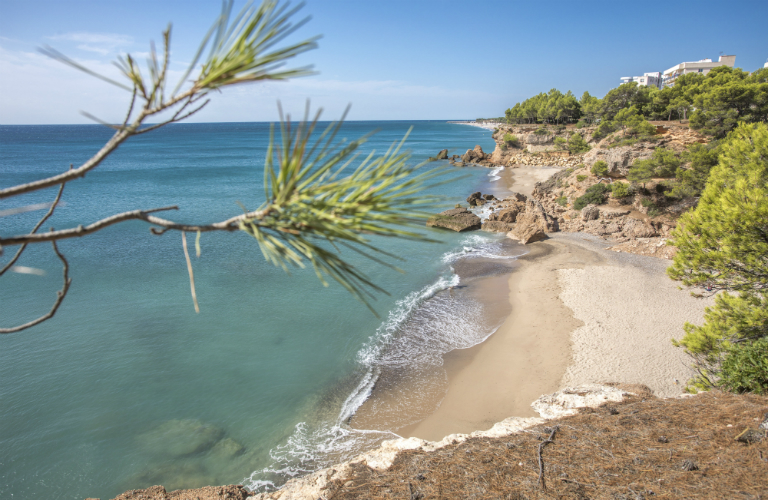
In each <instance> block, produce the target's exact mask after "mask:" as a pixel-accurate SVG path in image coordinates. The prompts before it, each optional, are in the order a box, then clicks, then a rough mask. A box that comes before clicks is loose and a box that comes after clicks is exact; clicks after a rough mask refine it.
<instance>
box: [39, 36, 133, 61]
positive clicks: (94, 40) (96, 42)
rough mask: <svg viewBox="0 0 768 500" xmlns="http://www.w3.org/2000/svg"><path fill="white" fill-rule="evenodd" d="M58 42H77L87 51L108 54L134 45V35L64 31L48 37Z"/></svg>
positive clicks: (78, 45)
mask: <svg viewBox="0 0 768 500" xmlns="http://www.w3.org/2000/svg"><path fill="white" fill-rule="evenodd" d="M46 38H48V39H49V40H53V41H56V42H75V43H77V45H76V47H77V48H78V49H80V50H83V51H86V52H93V53H96V54H101V55H102V56H106V55H109V54H112V53H115V52H118V51H122V50H124V49H125V48H126V47H130V46H131V45H133V37H132V36H128V35H118V34H115V33H87V32H76V33H64V34H61V35H53V36H49V37H46Z"/></svg>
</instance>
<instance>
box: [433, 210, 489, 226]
mask: <svg viewBox="0 0 768 500" xmlns="http://www.w3.org/2000/svg"><path fill="white" fill-rule="evenodd" d="M481 226H482V222H481V220H480V217H478V216H477V215H475V214H473V213H472V212H470V211H469V210H467V209H466V208H452V209H451V210H446V211H445V212H440V213H439V214H437V215H433V216H432V217H430V218H429V219H427V227H442V228H444V229H450V230H452V231H456V232H462V231H474V230H476V229H480V228H481Z"/></svg>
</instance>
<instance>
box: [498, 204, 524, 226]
mask: <svg viewBox="0 0 768 500" xmlns="http://www.w3.org/2000/svg"><path fill="white" fill-rule="evenodd" d="M519 214H520V209H518V208H517V207H511V208H504V209H502V210H499V211H498V212H496V213H495V214H494V215H495V216H496V217H494V220H498V221H501V222H508V223H512V222H517V216H518V215H519Z"/></svg>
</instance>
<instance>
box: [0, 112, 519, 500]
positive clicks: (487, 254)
mask: <svg viewBox="0 0 768 500" xmlns="http://www.w3.org/2000/svg"><path fill="white" fill-rule="evenodd" d="M323 125H327V124H323V123H321V126H323ZM409 130H410V135H408V138H407V140H406V142H405V145H404V149H406V150H408V151H410V153H411V159H410V162H411V163H412V164H419V163H422V162H424V161H425V160H427V159H428V158H429V157H430V156H435V155H436V154H437V153H438V151H440V150H441V149H448V150H449V154H462V153H463V152H464V151H466V150H467V149H470V148H473V147H474V146H475V145H476V144H479V145H481V146H482V147H483V148H484V150H485V151H492V150H493V147H494V142H493V140H492V139H491V131H489V130H485V129H482V128H479V127H472V126H467V125H462V124H454V123H446V122H441V121H360V122H346V123H344V124H343V126H342V128H341V130H340V132H339V138H344V139H347V140H354V139H357V138H360V137H362V136H365V135H366V134H369V133H371V132H376V133H375V134H373V135H372V136H371V137H370V138H369V139H368V140H367V142H366V143H365V144H364V145H363V146H361V148H360V152H361V157H364V156H366V155H368V154H369V153H371V152H376V153H379V154H381V153H383V152H385V151H386V150H387V149H388V148H389V147H390V146H392V145H393V144H396V143H398V142H399V141H400V140H402V138H403V137H404V136H405V135H406V134H407V133H408V132H409ZM110 135H111V131H110V130H109V129H108V128H106V127H102V126H99V125H53V126H43V125H40V126H0V187H8V186H11V185H16V184H19V183H23V182H27V181H31V180H34V179H38V178H43V177H46V176H50V175H54V174H57V173H60V172H62V171H64V170H66V169H68V168H69V167H70V165H71V164H72V165H75V166H78V165H79V164H81V163H82V162H84V161H85V160H87V159H88V158H89V157H90V156H92V155H93V154H94V153H95V152H96V151H98V150H99V148H100V147H101V146H102V145H103V144H104V143H105V142H106V141H107V140H108V139H109V137H110ZM269 140H270V124H268V123H212V124H205V123H199V124H198V123H195V124H174V125H169V126H167V127H165V128H162V129H159V130H157V131H155V132H152V133H149V134H145V135H142V136H138V137H134V138H132V139H130V140H129V141H128V142H126V143H125V144H123V145H122V146H120V147H119V149H118V150H117V151H115V152H114V153H113V154H112V155H110V156H109V157H108V158H107V159H106V160H105V161H104V162H103V163H102V164H101V165H100V166H99V167H98V168H96V169H95V170H93V171H92V172H90V173H88V174H87V175H86V176H85V177H84V178H82V179H79V180H76V181H73V182H71V183H69V184H67V186H66V187H65V189H64V191H63V195H62V203H61V205H60V206H59V207H58V208H57V209H56V211H55V214H54V215H53V217H51V219H49V220H48V221H47V222H46V223H45V225H44V227H43V228H41V231H48V230H50V228H56V229H63V228H69V227H76V226H78V225H80V224H83V225H87V224H89V223H91V222H94V221H96V220H98V219H101V218H103V217H108V216H110V215H113V214H116V213H119V212H123V211H127V210H135V209H151V208H156V207H163V206H167V205H177V206H178V207H179V210H178V211H173V212H163V213H161V214H160V215H161V216H163V217H166V218H169V219H173V220H176V221H179V222H187V223H211V222H216V221H220V220H224V219H227V218H229V217H232V216H234V215H237V214H239V213H242V210H243V207H244V208H246V209H248V210H253V209H256V208H258V207H259V205H261V203H262V202H263V201H264V190H263V166H264V161H265V157H266V154H267V145H268V143H269ZM355 161H359V160H355ZM422 168H425V169H431V168H437V169H440V170H442V171H443V172H444V175H443V177H442V179H443V180H448V181H450V182H447V183H446V184H444V185H442V186H440V187H437V188H432V189H431V190H427V191H425V193H424V194H425V195H429V194H438V195H441V196H443V198H442V199H441V201H440V202H439V203H438V207H437V208H438V209H439V210H444V209H448V208H453V207H454V206H455V204H456V203H462V202H463V203H464V204H465V206H466V202H465V198H466V197H467V196H468V195H469V194H470V193H472V192H474V191H482V192H484V193H486V192H493V190H494V189H499V183H498V180H499V169H498V168H497V169H489V168H486V167H465V168H458V167H455V166H452V165H450V164H449V163H448V162H447V161H437V162H431V163H428V164H426V165H425V166H424V167H422ZM55 194H56V189H55V188H51V189H46V190H42V191H39V192H35V193H30V194H27V195H23V196H18V197H15V198H12V199H6V200H0V213H8V212H6V211H8V210H11V209H14V208H18V207H24V206H29V205H34V204H39V203H46V202H50V201H52V200H53V198H54V196H55ZM44 213H45V212H44V211H43V210H36V211H29V212H25V213H17V214H12V215H5V216H2V217H0V234H2V235H4V236H9V235H14V234H21V233H25V232H27V231H29V230H30V229H31V228H32V227H33V226H34V224H35V223H36V222H37V220H38V219H39V218H40V217H41V215H43V214H44ZM481 215H482V214H481ZM424 234H425V235H427V236H428V237H430V238H431V239H433V240H436V241H434V242H416V241H407V240H402V239H388V238H375V239H373V240H372V241H371V243H372V244H374V245H375V246H377V247H379V248H381V249H383V250H385V251H387V252H389V253H391V254H392V255H393V256H394V260H390V262H392V263H393V264H395V265H397V266H398V267H399V268H400V269H401V272H398V271H395V270H392V269H390V268H388V267H386V266H382V265H379V264H377V263H375V262H372V261H370V260H368V259H366V258H363V257H362V256H359V255H357V254H355V253H350V252H346V251H345V252H343V256H344V258H346V259H348V260H349V261H350V262H352V263H353V264H354V265H355V266H356V268H357V269H359V270H361V271H362V272H364V273H365V274H366V275H367V276H368V277H369V278H370V279H371V280H372V281H373V282H375V283H376V284H377V285H379V286H381V287H382V288H383V289H384V290H386V292H387V293H386V294H377V295H376V298H375V300H374V301H373V302H372V304H373V309H374V310H375V311H376V314H374V313H372V312H371V311H370V310H369V309H368V308H366V307H365V305H364V304H362V303H361V302H359V301H357V300H356V299H355V298H354V297H352V296H351V295H350V294H349V293H348V292H347V291H346V290H344V289H343V288H342V287H341V286H339V285H337V284H336V283H335V282H331V283H330V285H329V286H327V287H325V286H323V284H322V283H321V282H320V281H319V280H318V279H317V277H316V276H315V273H314V271H313V270H312V269H311V268H310V269H300V268H293V269H290V270H289V271H290V272H289V273H286V272H285V271H284V270H282V269H280V268H277V267H275V266H273V265H272V264H269V263H267V262H266V261H265V260H264V257H263V255H262V253H261V251H260V249H259V247H258V244H257V242H256V241H255V240H254V239H253V238H252V237H250V236H249V235H247V234H245V233H241V232H234V233H203V234H202V235H201V237H200V241H199V246H200V250H201V252H200V255H199V256H196V255H195V253H196V252H195V235H194V234H188V235H187V238H188V246H189V251H190V258H191V261H192V266H193V269H194V278H195V285H196V293H197V299H198V301H199V307H200V312H199V313H196V312H195V310H194V305H193V301H192V298H191V295H190V279H189V275H188V272H187V265H186V261H185V257H184V252H183V248H182V236H181V234H180V233H178V232H167V233H165V234H163V235H161V236H158V235H154V234H152V233H150V231H149V226H148V224H146V223H144V222H140V221H129V222H124V223H120V224H116V225H113V226H110V227H108V228H106V229H104V230H102V231H100V232H98V233H95V234H93V235H90V236H88V237H85V238H72V239H69V240H65V241H61V242H60V243H59V250H60V251H61V253H62V254H63V255H65V256H66V258H67V260H68V262H69V266H70V277H71V279H72V285H71V289H70V291H69V294H68V296H67V297H66V300H65V301H64V302H63V304H62V305H61V307H60V309H59V310H58V312H56V315H55V316H54V317H53V318H52V319H50V320H48V321H45V322H43V323H41V324H40V325H38V326H35V327H33V328H31V329H28V330H25V331H22V332H18V333H13V334H8V335H0V498H3V499H33V498H47V499H79V500H82V499H83V498H86V497H98V498H102V499H106V498H112V497H114V496H116V495H118V494H120V493H122V492H123V491H125V490H128V489H136V488H145V487H148V486H151V485H155V484H162V485H164V486H165V487H166V488H167V489H168V490H169V491H170V490H172V489H178V488H194V487H200V486H205V485H218V484H244V485H246V486H247V487H249V488H251V489H253V490H256V491H268V490H271V489H275V488H278V487H279V486H280V485H282V484H283V483H284V482H285V481H287V480H289V479H291V478H293V477H297V476H300V475H303V474H307V473H309V472H312V471H314V470H317V469H320V468H323V467H327V466H330V465H332V464H334V463H338V462H340V461H342V460H346V459H349V458H351V457H354V456H355V455H357V454H359V453H361V452H363V451H366V450H369V449H372V448H375V447H376V446H378V445H379V444H380V443H381V442H382V441H383V440H386V439H393V438H396V437H398V434H397V430H398V429H399V428H401V427H403V426H405V425H409V424H413V423H414V422H417V421H418V420H419V419H420V418H423V417H424V416H426V415H428V414H429V412H431V411H434V409H435V408H436V407H437V405H439V403H440V400H441V398H442V396H443V395H444V394H445V390H446V375H445V371H444V370H442V369H441V365H442V356H443V355H444V354H445V353H448V352H450V351H452V350H454V349H462V348H468V347H471V346H473V345H476V344H478V343H480V342H482V341H483V340H484V339H486V338H487V337H488V336H489V335H491V334H492V333H493V331H494V330H495V328H497V327H498V325H499V323H498V320H489V319H488V318H489V317H491V316H492V315H491V316H489V315H488V314H486V311H485V308H486V304H484V303H483V301H482V300H480V299H478V296H477V294H473V293H472V283H473V281H472V280H473V279H475V278H477V277H478V276H480V277H482V276H481V275H490V274H493V273H496V272H497V271H498V269H497V268H496V267H494V265H493V263H494V262H497V261H498V262H502V261H504V262H506V261H507V260H509V261H511V260H514V258H515V257H516V256H517V255H520V253H521V250H520V248H517V247H515V246H514V245H513V244H511V243H509V240H504V239H503V237H502V236H500V235H496V234H491V233H483V232H474V233H469V234H466V233H454V232H452V231H445V230H436V229H427V228H424ZM15 251H16V248H15V247H6V248H3V255H2V256H0V266H2V265H4V264H5V263H7V262H8V261H9V259H10V258H11V256H12V255H13V254H14V253H15ZM472 259H478V260H477V262H481V261H482V262H485V264H484V266H480V267H476V268H474V269H475V271H472V272H465V273H464V274H462V272H459V271H458V270H457V269H458V267H460V265H461V263H465V264H466V263H467V262H470V261H472ZM16 266H17V267H16V268H14V269H13V271H15V272H8V273H6V274H5V275H4V276H2V277H0V327H9V326H13V325H16V324H20V323H24V322H26V321H29V320H31V319H34V318H36V317H38V316H40V315H42V314H45V313H46V312H47V311H48V309H49V308H50V307H51V304H52V303H53V301H54V300H55V298H56V291H57V290H58V289H59V288H60V287H61V282H62V269H61V266H60V262H59V260H58V259H57V258H56V255H55V254H54V253H53V250H52V247H51V245H49V244H35V245H30V247H29V248H28V249H27V250H26V252H25V253H24V255H23V256H22V258H21V259H20V260H19V262H17V263H16ZM465 268H466V266H465ZM473 273H474V274H473ZM382 387H383V388H386V392H387V397H388V398H389V399H388V400H387V403H386V404H381V405H378V406H377V405H376V404H373V405H371V398H372V397H373V396H372V395H375V394H376V390H377V388H378V390H381V388H382ZM393 387H394V388H398V387H399V388H403V387H405V388H407V390H406V389H402V390H399V389H398V390H394V389H393ZM366 402H367V405H368V407H367V409H366V412H367V416H366V418H365V419H360V420H358V421H355V418H354V417H355V415H356V413H357V412H358V410H359V409H360V408H361V406H362V405H364V404H366ZM377 408H379V409H378V410H377ZM377 411H378V412H379V414H377V413H376V412H377ZM378 417H381V418H378ZM377 418H378V422H385V423H384V424H380V425H365V423H366V422H376V421H377Z"/></svg>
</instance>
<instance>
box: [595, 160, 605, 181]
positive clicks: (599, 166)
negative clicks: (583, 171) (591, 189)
mask: <svg viewBox="0 0 768 500" xmlns="http://www.w3.org/2000/svg"><path fill="white" fill-rule="evenodd" d="M591 172H592V173H593V174H595V175H596V176H598V177H605V176H606V175H608V164H607V163H605V162H604V161H603V160H598V161H596V162H595V164H594V165H592V170H591Z"/></svg>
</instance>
